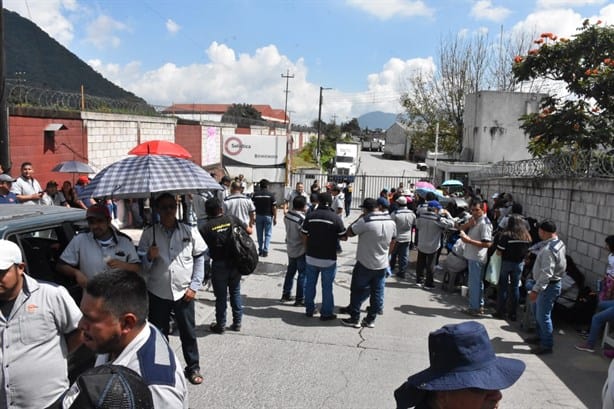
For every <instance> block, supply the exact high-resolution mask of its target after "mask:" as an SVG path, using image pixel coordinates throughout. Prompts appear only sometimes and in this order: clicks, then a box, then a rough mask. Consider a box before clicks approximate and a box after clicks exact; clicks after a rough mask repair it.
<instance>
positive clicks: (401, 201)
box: [397, 196, 407, 206]
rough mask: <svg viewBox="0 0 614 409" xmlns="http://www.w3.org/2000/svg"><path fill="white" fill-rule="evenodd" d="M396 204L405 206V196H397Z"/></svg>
mask: <svg viewBox="0 0 614 409" xmlns="http://www.w3.org/2000/svg"><path fill="white" fill-rule="evenodd" d="M397 203H398V204H400V205H401V206H404V205H406V204H407V198H406V197H405V196H399V197H398V198H397Z"/></svg>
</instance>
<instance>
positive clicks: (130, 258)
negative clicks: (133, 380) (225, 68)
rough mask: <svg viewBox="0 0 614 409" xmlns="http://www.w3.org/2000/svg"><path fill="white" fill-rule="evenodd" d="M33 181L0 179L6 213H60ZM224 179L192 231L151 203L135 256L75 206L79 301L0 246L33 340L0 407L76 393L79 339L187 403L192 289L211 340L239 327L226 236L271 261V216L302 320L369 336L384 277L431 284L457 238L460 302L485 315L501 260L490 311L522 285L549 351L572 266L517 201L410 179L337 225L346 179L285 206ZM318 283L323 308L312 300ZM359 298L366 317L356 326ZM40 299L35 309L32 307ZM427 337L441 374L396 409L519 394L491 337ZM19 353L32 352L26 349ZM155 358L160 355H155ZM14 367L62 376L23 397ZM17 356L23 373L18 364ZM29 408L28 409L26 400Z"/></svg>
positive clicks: (165, 207) (105, 220)
mask: <svg viewBox="0 0 614 409" xmlns="http://www.w3.org/2000/svg"><path fill="white" fill-rule="evenodd" d="M32 173H33V170H32V165H31V164H28V163H24V164H23V165H22V175H21V176H20V179H19V180H17V181H16V180H13V179H12V178H11V177H10V176H8V175H6V174H2V175H0V200H3V202H2V203H24V204H27V203H35V202H37V203H43V202H45V201H47V202H48V203H46V204H52V205H60V206H63V205H66V203H65V201H62V200H61V199H57V200H56V198H62V197H63V198H66V194H67V193H64V190H65V189H64V187H63V189H62V191H57V185H56V186H55V187H56V190H55V191H54V189H53V187H54V186H53V183H51V182H50V183H51V185H49V184H48V186H47V188H48V189H46V190H45V191H44V192H43V191H40V190H39V187H40V185H38V182H36V180H35V179H34V178H33V177H32ZM9 179H11V180H9ZM83 183H86V182H85V181H83ZM221 185H222V189H221V190H220V191H219V193H218V194H212V195H209V197H202V196H200V199H202V203H200V204H198V203H197V200H194V201H193V206H194V207H193V208H192V210H189V211H193V212H195V213H199V206H200V207H201V212H200V213H199V214H197V215H195V216H194V218H195V219H196V221H197V222H196V223H184V222H183V221H182V220H180V219H179V218H178V214H179V212H178V207H179V206H181V205H182V203H184V202H182V201H181V200H178V198H177V197H175V196H174V195H172V194H169V193H163V194H160V195H157V196H156V198H155V200H154V202H153V203H152V205H153V207H154V208H155V210H156V214H157V217H158V220H159V222H158V223H154V224H150V225H149V226H147V227H145V229H144V230H143V232H142V235H141V238H140V241H139V243H138V245H137V246H136V248H135V246H134V245H133V244H132V241H131V239H130V238H129V237H128V236H126V235H124V234H123V233H122V232H121V231H119V230H118V229H117V228H116V227H115V226H114V225H113V223H112V220H113V215H112V208H111V207H109V206H108V203H105V202H103V203H95V202H92V203H87V204H86V203H84V207H85V208H86V209H87V210H86V219H87V222H88V225H89V232H88V233H85V234H79V235H77V236H75V237H74V238H73V239H72V241H71V242H70V243H69V244H68V246H67V247H66V248H65V249H64V250H63V252H62V254H61V256H60V258H59V261H58V263H57V270H58V272H60V273H62V274H64V275H66V276H68V277H71V278H73V279H74V280H75V281H76V283H77V284H78V285H79V286H80V287H81V289H82V292H81V293H80V294H77V295H76V296H75V297H71V296H70V295H69V294H68V292H67V291H66V290H65V289H63V288H62V287H55V286H50V285H48V284H45V283H39V282H37V281H36V280H34V279H32V278H30V277H28V276H27V275H26V274H24V271H25V264H24V261H23V258H22V256H21V251H20V249H19V247H18V246H17V245H16V244H15V243H12V242H10V241H6V240H0V273H2V274H1V275H2V279H1V280H2V286H0V310H1V312H2V315H3V317H2V318H3V319H4V320H5V322H6V325H5V327H4V328H3V329H2V331H9V328H11V330H10V331H19V330H20V329H19V328H20V325H9V324H10V323H11V322H17V321H19V322H21V321H22V320H24V318H23V317H27V318H28V320H27V322H31V326H32V328H30V329H29V331H28V333H29V334H31V335H32V339H26V338H25V337H23V336H22V337H21V339H20V338H19V336H15V337H14V338H10V339H17V340H19V339H20V340H19V341H17V344H16V345H15V346H13V347H12V348H11V350H10V351H9V350H8V345H6V344H3V346H2V349H3V356H2V364H3V367H5V371H4V379H5V382H4V385H5V387H4V388H3V389H2V391H3V392H2V396H1V398H2V399H3V400H4V401H5V402H12V403H13V404H14V402H17V404H16V406H17V407H20V404H19V403H20V402H28V404H27V405H25V404H24V405H21V406H23V407H34V406H35V407H49V406H50V405H52V404H53V403H54V402H56V403H57V402H60V401H62V400H64V399H66V394H67V393H68V392H67V391H69V390H70V389H72V388H70V382H69V380H68V373H67V370H66V361H67V357H68V352H70V351H73V350H75V349H76V348H78V347H79V346H80V345H84V346H86V347H87V348H88V349H89V350H90V351H92V352H93V353H95V354H96V355H95V357H94V359H95V365H96V366H101V365H109V364H111V365H120V366H124V367H127V368H129V369H131V370H133V371H135V372H136V373H137V374H138V376H140V377H141V378H142V379H143V380H145V382H146V384H147V385H148V388H149V390H150V392H151V399H152V401H153V403H154V406H155V407H187V405H188V399H187V387H186V381H188V382H190V383H192V384H194V385H198V384H201V383H202V382H203V376H202V375H201V373H200V364H199V351H198V344H197V339H196V332H195V329H196V324H195V307H194V300H195V298H196V296H197V293H198V291H199V290H201V289H202V288H203V286H204V285H205V284H206V283H207V282H210V283H211V285H212V287H213V292H214V296H215V321H214V322H212V323H211V324H210V325H209V329H210V331H212V332H213V333H216V334H223V333H224V332H225V331H226V330H228V329H230V330H232V331H241V326H242V319H243V306H242V301H241V274H240V273H239V272H238V270H237V267H236V263H235V262H234V260H233V259H232V258H231V255H230V254H229V252H228V250H227V248H228V243H229V240H231V237H230V234H231V232H232V229H233V228H235V227H238V228H242V229H244V230H245V231H246V232H247V233H248V234H252V233H253V231H254V230H255V231H256V241H257V243H258V244H257V248H258V254H259V256H260V257H262V258H266V257H268V253H269V251H270V242H271V235H272V227H273V226H274V225H276V224H277V213H278V210H277V209H278V207H280V208H282V210H283V221H284V228H285V233H286V237H285V245H286V250H287V258H288V260H287V269H286V274H285V276H284V280H283V285H282V292H281V298H280V301H281V302H284V303H293V305H294V306H297V307H300V308H303V309H304V314H305V316H306V317H316V316H318V317H319V319H320V320H322V321H331V320H336V319H337V318H338V314H340V315H344V316H346V317H344V318H342V319H341V320H340V322H341V323H342V324H343V325H345V326H349V327H354V328H361V327H366V328H374V327H375V322H376V319H377V316H378V315H380V314H382V313H383V310H384V288H385V282H386V279H387V278H388V277H389V276H391V275H395V276H396V277H397V278H398V279H401V280H410V281H411V280H413V282H414V284H415V285H417V286H420V287H422V288H424V289H425V290H427V291H430V290H433V288H434V286H435V273H436V271H437V270H438V267H439V264H440V263H439V258H440V255H441V252H442V250H444V249H445V248H448V249H449V248H451V247H452V246H448V244H452V242H453V246H454V248H455V249H458V250H457V251H458V253H459V254H461V257H462V258H463V259H464V260H465V261H466V265H467V274H466V276H467V278H466V284H467V286H468V305H467V308H465V309H463V311H464V312H465V313H466V314H468V315H469V316H471V317H473V318H479V317H483V316H484V315H485V314H486V309H485V302H484V271H485V269H486V267H487V266H488V265H489V262H490V260H491V258H492V257H493V256H494V255H497V256H499V257H500V258H501V265H500V267H499V282H498V284H497V286H496V289H497V301H496V307H495V311H494V312H493V314H492V316H493V317H495V318H499V319H505V318H507V319H509V320H511V321H515V320H516V319H517V310H518V304H519V299H520V292H521V290H519V289H523V288H526V296H527V299H528V300H529V301H530V302H531V303H533V305H534V308H533V311H534V313H535V321H536V323H537V337H535V338H532V339H527V342H528V343H535V344H536V347H535V348H534V349H533V352H534V353H536V354H540V355H541V354H549V353H552V351H553V347H554V345H553V336H552V332H553V327H552V318H551V314H552V309H553V306H554V303H555V300H556V298H557V297H558V295H559V294H560V292H561V280H562V278H563V277H564V275H565V271H566V267H567V266H566V254H565V253H566V249H565V244H564V243H563V242H562V240H561V239H560V238H559V237H558V235H557V226H556V225H555V223H554V222H553V221H551V220H543V221H541V222H539V223H533V222H532V221H531V219H530V218H526V217H525V216H524V215H523V214H522V206H521V205H520V204H519V203H517V202H515V201H514V200H513V197H512V195H511V194H509V193H505V194H500V195H499V194H497V195H494V196H493V197H492V199H493V202H492V204H491V203H489V202H488V200H485V199H484V198H483V197H482V196H481V195H480V192H479V190H476V191H475V192H473V191H471V190H470V189H467V191H466V199H467V201H468V202H469V205H468V208H466V209H465V208H462V207H459V206H458V205H457V203H456V202H455V201H450V200H448V201H446V200H445V199H443V198H442V197H441V195H439V196H438V195H437V194H436V193H435V192H426V193H421V194H418V193H417V192H415V191H414V186H413V184H410V185H409V188H407V189H406V188H405V187H404V186H403V185H402V184H401V185H399V186H398V187H397V188H394V189H391V190H390V191H388V190H387V189H383V190H382V191H381V193H380V196H379V197H377V198H366V199H364V200H363V202H362V204H361V205H360V208H361V214H360V216H359V217H358V218H356V220H354V221H352V222H351V223H349V225H347V226H346V223H345V222H344V218H348V217H349V216H350V204H351V195H352V190H353V189H352V184H351V183H350V182H349V181H347V180H346V181H343V182H342V183H340V184H336V183H330V184H327V185H326V186H324V187H321V186H319V183H318V182H317V181H316V182H314V183H313V184H312V185H311V186H310V193H307V192H306V191H305V185H304V183H302V182H298V183H297V184H296V185H295V186H294V189H292V190H291V191H290V192H288V194H287V195H286V196H285V197H284V198H283V201H280V202H278V201H277V199H276V197H275V194H274V193H273V192H272V191H269V185H270V184H269V182H268V181H267V180H266V179H263V180H261V181H260V182H259V183H258V189H256V190H255V191H254V192H253V194H251V195H250V196H249V197H248V196H247V195H246V192H245V189H246V183H245V180H244V178H240V177H238V178H235V180H232V179H231V178H229V177H227V176H226V177H224V178H222V179H221ZM68 188H70V186H68ZM1 189H4V190H1ZM68 194H70V193H68ZM348 196H349V197H350V200H349V201H348ZM77 197H78V196H77ZM46 198H47V199H46ZM254 226H255V229H254ZM355 236H356V237H357V250H356V255H355V264H354V267H353V270H352V278H351V284H350V302H349V304H348V305H346V306H342V307H339V308H337V309H336V307H335V301H334V291H333V283H334V280H335V276H336V273H337V258H338V255H339V254H340V253H342V251H343V250H342V248H341V242H344V241H347V240H350V239H352V238H353V237H355ZM535 236H537V237H535ZM612 237H613V236H610V237H608V238H607V239H606V243H607V245H608V247H609V250H610V252H611V254H610V258H609V262H610V264H609V267H608V275H610V276H612V277H613V278H612V281H613V283H612V288H613V291H612V293H613V294H614V255H612V254H614V239H612ZM414 249H415V250H416V251H417V256H416V260H417V261H416V267H415V272H411V271H410V268H409V265H410V263H409V259H410V257H409V255H410V251H412V250H414ZM530 253H533V254H534V256H535V260H534V262H533V267H532V270H531V272H530V274H529V275H528V276H527V277H522V275H523V272H524V271H525V269H524V262H525V259H526V258H527V255H529V254H530ZM521 280H522V283H523V284H525V286H524V287H522V286H521V285H520V283H521ZM318 281H320V291H321V300H322V302H321V305H320V308H318V306H317V304H316V294H317V291H318V289H317V283H318ZM458 284H459V285H460V284H464V282H460V283H458ZM523 291H524V290H523ZM75 299H76V300H75ZM367 299H368V300H369V304H368V306H367V310H366V311H367V312H366V315H365V316H363V317H361V308H362V305H363V303H364V302H365V301H366V300H367ZM39 300H40V301H39ZM228 301H229V302H230V307H231V315H232V317H231V318H232V321H231V325H230V326H227V303H228ZM34 304H35V305H37V309H36V310H35V311H31V306H32V305H34ZM78 305H80V308H79V307H78ZM599 309H600V310H601V312H600V313H599V314H596V315H595V318H594V319H593V325H592V326H591V333H590V335H589V337H588V340H587V341H586V342H585V343H583V344H580V345H578V346H577V348H578V349H579V350H582V351H589V352H592V351H593V350H594V346H595V342H596V337H597V336H598V333H599V331H600V330H601V328H602V327H603V325H604V323H605V322H606V321H607V320H609V319H610V318H611V317H612V314H613V312H612V311H613V307H612V301H609V300H603V301H602V303H600V305H599ZM24 322H25V321H24ZM171 323H173V324H174V326H176V328H177V330H178V333H179V338H180V341H181V347H182V352H183V358H184V362H185V367H184V368H183V371H182V370H181V367H180V364H179V361H178V359H177V357H176V356H175V355H174V352H173V351H172V349H171V348H170V347H169V345H168V336H169V334H170V333H171V331H172V329H173V328H172V326H171ZM38 325H40V327H34V326H38ZM43 332H44V334H43ZM465 333H466V334H467V336H469V337H470V338H471V337H473V338H472V341H471V342H474V343H478V344H484V351H483V353H482V354H478V355H476V356H473V355H472V356H464V355H463V354H467V353H468V352H467V351H466V350H465V349H463V347H462V344H463V342H469V341H467V339H466V337H465V336H464V335H463V334H465ZM36 334H38V336H39V338H37V335H36ZM430 337H432V338H433V339H439V340H440V341H438V343H433V344H431V343H430V344H429V345H430V348H434V349H437V350H438V351H440V352H441V355H442V356H444V355H445V356H447V357H448V358H446V359H445V364H444V362H439V361H438V359H440V358H432V360H431V367H437V368H442V367H445V368H446V370H445V371H444V372H441V371H440V370H439V369H438V371H439V372H438V374H437V376H435V374H434V373H433V370H431V369H427V370H425V371H423V373H420V374H416V375H414V376H412V377H410V378H409V380H408V382H407V383H406V384H405V385H403V386H402V387H401V388H399V390H397V392H396V393H395V397H396V399H397V404H398V407H412V406H416V407H424V408H429V407H452V406H446V405H445V404H444V402H448V401H449V400H450V399H457V398H458V399H460V401H462V399H469V398H470V397H471V396H470V395H469V394H467V395H465V394H464V392H463V391H468V390H471V391H472V390H475V389H478V390H484V391H488V393H486V392H484V393H483V394H481V395H480V398H479V399H478V398H477V397H475V396H474V398H475V399H477V400H480V399H481V401H489V402H495V403H496V402H498V401H499V400H500V399H501V394H500V392H499V390H500V389H503V388H506V387H508V386H510V385H511V384H513V383H514V382H515V381H516V380H517V379H518V377H519V376H520V374H521V373H522V371H523V370H524V365H523V364H522V363H518V362H512V361H505V362H504V361H502V359H501V358H496V359H495V358H493V357H494V352H492V347H491V346H490V343H489V342H488V336H487V334H486V333H485V330H484V328H483V326H481V324H478V323H476V322H468V323H464V324H458V325H456V326H446V327H444V328H442V329H441V330H439V331H436V332H434V333H432V334H431V335H430ZM20 348H21V349H24V348H28V350H29V351H34V353H32V354H21V353H20V352H19V351H20V350H21V349H20ZM51 349H54V350H57V353H56V354H54V357H53V359H49V356H50V355H49V354H47V353H45V354H43V352H46V351H49V350H51ZM9 352H10V353H9ZM38 353H40V354H43V355H44V356H43V355H40V356H39V355H37V354H38ZM435 355H437V356H439V353H437V354H435ZM161 356H163V357H164V359H162V360H160V359H161V358H160V357H161ZM24 357H26V358H24ZM24 359H28V360H30V359H31V360H33V362H34V361H36V364H37V365H38V366H39V367H40V369H41V370H42V371H46V370H49V371H50V372H49V373H52V372H53V373H56V372H57V374H56V375H57V376H56V378H57V382H55V383H54V384H53V385H44V386H43V387H40V388H38V389H37V390H36V391H32V390H31V388H29V387H28V385H29V379H27V374H26V373H25V372H24V371H23V370H22V369H20V368H25V367H27V366H28V365H27V362H26V363H25V364H23V362H24V361H23V360H24ZM472 360H475V369H472V370H474V371H475V373H476V374H477V375H476V376H475V377H472V378H471V379H472V381H470V380H469V378H468V377H467V379H463V377H461V376H457V375H454V373H457V372H464V371H467V370H468V368H469V369H471V365H473V364H471V362H473V361H472ZM485 361H488V362H490V363H489V365H491V366H493V368H491V369H492V370H493V371H494V370H498V371H500V374H499V375H498V377H492V378H490V379H489V378H488V377H487V376H486V375H485V374H482V372H484V371H483V370H482V369H478V366H479V365H481V364H480V362H482V363H483V362H485ZM15 362H19V365H12V364H14V363H15ZM153 362H156V364H155V365H153V364H152V363H153ZM159 362H163V363H164V364H159ZM468 362H469V363H468ZM24 365H25V366H24ZM480 371H482V372H480ZM478 372H479V373H480V374H478ZM504 373H505V374H504ZM448 375H449V376H451V377H454V379H455V383H454V385H452V384H448V383H446V382H445V381H444V380H441V379H443V378H445V377H446V376H448ZM478 375H479V376H478ZM439 378H441V379H439ZM438 379H439V380H438ZM465 381H466V382H465ZM425 385H426V386H425ZM442 385H447V386H445V387H442ZM31 402H35V403H36V404H35V405H34V406H31ZM467 405H469V406H463V407H468V408H469V407H473V406H472V405H473V403H471V404H469V403H468V404H467ZM65 407H67V406H65Z"/></svg>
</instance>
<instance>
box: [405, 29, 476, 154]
mask: <svg viewBox="0 0 614 409" xmlns="http://www.w3.org/2000/svg"><path fill="white" fill-rule="evenodd" d="M487 44H488V43H487V37H486V36H485V35H477V36H476V37H471V38H469V39H465V38H463V37H461V36H455V37H453V38H451V39H448V40H442V41H441V43H440V46H439V50H438V58H437V61H438V70H437V71H435V72H434V73H430V72H428V73H424V72H419V73H417V74H416V75H415V76H414V77H412V78H410V79H409V85H410V86H409V90H408V91H407V92H406V93H404V94H403V95H402V96H401V104H402V105H403V107H404V108H405V110H406V112H407V117H408V120H407V125H408V126H410V127H411V128H412V129H413V133H412V147H413V149H414V150H421V149H425V150H433V149H434V148H435V126H436V124H437V123H439V130H440V132H439V147H440V148H439V149H440V150H442V151H445V152H448V153H451V154H453V153H459V152H460V150H461V148H462V140H463V113H464V108H465V95H466V94H467V93H469V92H476V91H477V90H478V89H479V87H480V86H481V85H482V83H483V81H484V77H485V74H486V72H485V70H486V65H487V56H488V47H487ZM412 124H413V126H412Z"/></svg>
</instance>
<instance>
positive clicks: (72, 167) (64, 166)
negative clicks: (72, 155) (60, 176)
mask: <svg viewBox="0 0 614 409" xmlns="http://www.w3.org/2000/svg"><path fill="white" fill-rule="evenodd" d="M51 171H52V172H62V173H96V171H95V170H94V169H92V167H91V166H90V165H88V164H87V163H83V162H79V161H78V160H67V161H64V162H60V163H58V164H57V165H55V166H54V167H53V169H51Z"/></svg>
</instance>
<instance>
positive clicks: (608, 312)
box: [586, 300, 614, 347]
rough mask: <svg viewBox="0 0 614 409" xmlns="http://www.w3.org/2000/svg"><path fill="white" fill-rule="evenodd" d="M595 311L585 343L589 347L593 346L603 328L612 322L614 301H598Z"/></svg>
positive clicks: (613, 319) (613, 318)
mask: <svg viewBox="0 0 614 409" xmlns="http://www.w3.org/2000/svg"><path fill="white" fill-rule="evenodd" d="M597 311H599V312H596V313H595V315H593V319H592V320H591V330H590V332H589V333H588V339H587V340H586V342H587V343H588V344H589V345H590V346H593V347H594V346H595V344H596V343H597V337H599V334H601V330H602V329H603V326H604V325H605V323H606V322H608V321H614V300H606V301H600V302H599V304H598V305H597Z"/></svg>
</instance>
